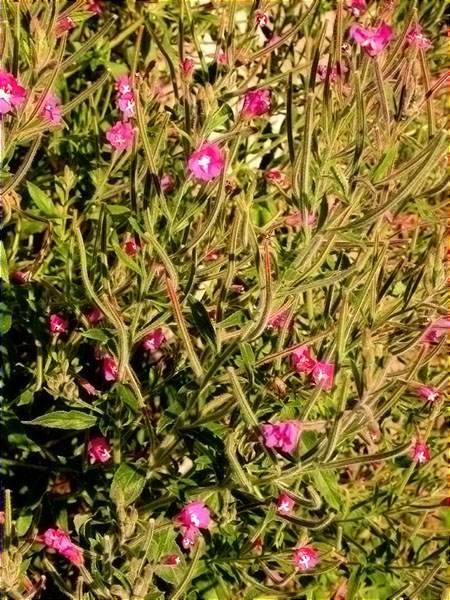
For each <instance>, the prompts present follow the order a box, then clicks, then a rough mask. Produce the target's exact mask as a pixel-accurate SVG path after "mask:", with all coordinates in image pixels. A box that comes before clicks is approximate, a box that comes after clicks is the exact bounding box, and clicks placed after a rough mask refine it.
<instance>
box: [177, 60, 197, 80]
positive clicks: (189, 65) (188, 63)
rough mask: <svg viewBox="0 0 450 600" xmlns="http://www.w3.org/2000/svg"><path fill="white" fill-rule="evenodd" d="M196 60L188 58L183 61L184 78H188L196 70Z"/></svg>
mask: <svg viewBox="0 0 450 600" xmlns="http://www.w3.org/2000/svg"><path fill="white" fill-rule="evenodd" d="M194 64H195V62H194V59H193V58H192V57H191V56H186V57H185V58H183V60H182V61H181V64H180V67H181V72H182V73H183V75H184V77H188V76H189V75H190V74H191V73H192V71H193V70H194Z"/></svg>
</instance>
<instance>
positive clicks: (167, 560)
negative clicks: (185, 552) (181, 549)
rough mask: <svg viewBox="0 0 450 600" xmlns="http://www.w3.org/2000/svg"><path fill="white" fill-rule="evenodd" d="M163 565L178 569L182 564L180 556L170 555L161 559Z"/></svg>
mask: <svg viewBox="0 0 450 600" xmlns="http://www.w3.org/2000/svg"><path fill="white" fill-rule="evenodd" d="M161 562H162V564H163V565H170V566H171V567H176V566H178V565H179V564H180V562H181V558H180V557H179V556H178V554H168V555H167V556H164V557H163V558H162V559H161Z"/></svg>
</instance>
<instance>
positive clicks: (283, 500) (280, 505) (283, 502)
mask: <svg viewBox="0 0 450 600" xmlns="http://www.w3.org/2000/svg"><path fill="white" fill-rule="evenodd" d="M294 506H295V502H294V500H292V498H291V497H290V496H288V495H287V494H281V496H278V498H277V513H278V514H279V515H282V516H286V515H290V514H291V512H292V510H293V508H294Z"/></svg>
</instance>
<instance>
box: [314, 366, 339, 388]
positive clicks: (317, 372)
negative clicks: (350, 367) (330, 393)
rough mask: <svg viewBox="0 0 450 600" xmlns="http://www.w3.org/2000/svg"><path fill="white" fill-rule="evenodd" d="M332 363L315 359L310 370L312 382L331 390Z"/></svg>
mask: <svg viewBox="0 0 450 600" xmlns="http://www.w3.org/2000/svg"><path fill="white" fill-rule="evenodd" d="M333 377H334V363H332V362H327V361H322V362H320V361H317V362H316V364H315V365H314V367H313V370H312V378H313V380H314V383H315V384H316V385H318V386H320V387H321V388H322V389H324V390H331V388H332V386H333Z"/></svg>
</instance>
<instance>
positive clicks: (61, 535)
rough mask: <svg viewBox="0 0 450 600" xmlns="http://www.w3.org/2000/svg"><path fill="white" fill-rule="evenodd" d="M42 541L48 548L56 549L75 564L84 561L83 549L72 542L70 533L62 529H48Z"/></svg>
mask: <svg viewBox="0 0 450 600" xmlns="http://www.w3.org/2000/svg"><path fill="white" fill-rule="evenodd" d="M42 541H43V542H44V544H45V545H46V546H47V547H48V548H52V549H53V550H56V551H57V552H59V554H62V556H64V557H65V558H67V559H68V560H70V561H71V562H72V563H74V564H75V565H81V564H82V563H83V553H82V551H81V549H80V548H78V546H76V545H75V544H74V543H73V542H72V540H71V539H70V536H69V534H68V533H66V532H65V531H63V530H62V529H51V528H50V529H47V531H45V532H44V534H43V536H42Z"/></svg>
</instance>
